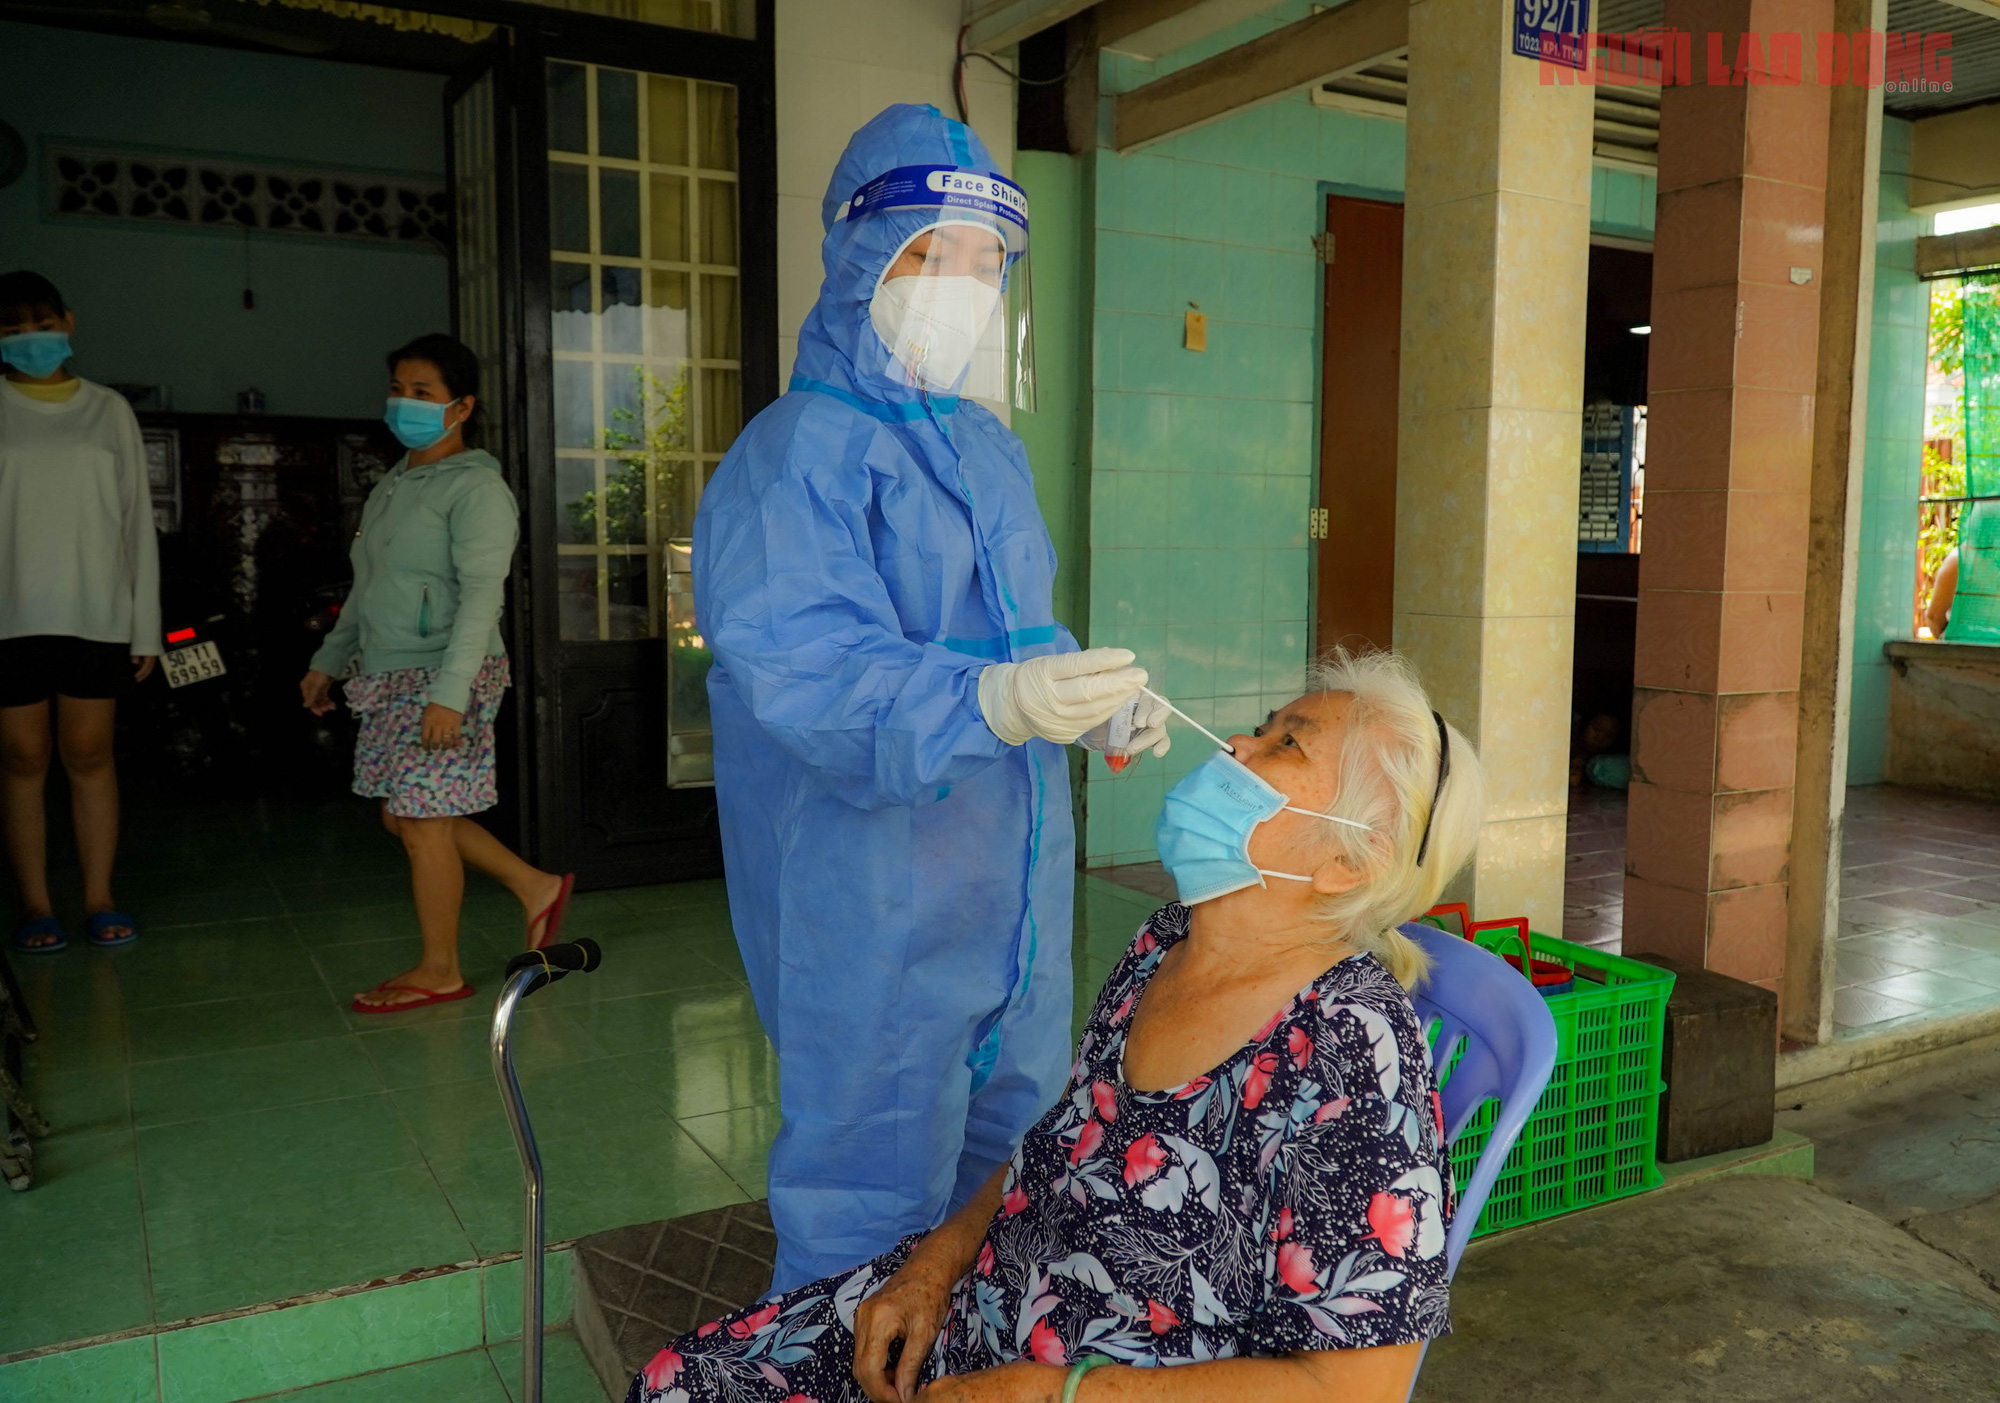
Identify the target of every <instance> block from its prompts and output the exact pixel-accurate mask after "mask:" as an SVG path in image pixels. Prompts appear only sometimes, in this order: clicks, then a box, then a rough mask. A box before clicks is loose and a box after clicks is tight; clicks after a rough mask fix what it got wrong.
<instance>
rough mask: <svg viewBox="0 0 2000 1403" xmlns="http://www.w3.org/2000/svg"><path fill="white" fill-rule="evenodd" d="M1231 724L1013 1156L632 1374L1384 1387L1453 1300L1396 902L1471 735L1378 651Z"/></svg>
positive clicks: (723, 1387) (883, 1391)
mask: <svg viewBox="0 0 2000 1403" xmlns="http://www.w3.org/2000/svg"><path fill="white" fill-rule="evenodd" d="M1230 748H1231V749H1232V750H1233V751H1234V755H1233V756H1232V755H1229V754H1226V753H1224V752H1222V751H1218V752H1216V753H1215V754H1214V755H1211V756H1210V757H1209V758H1208V759H1207V760H1206V761H1204V762H1203V764H1202V765H1201V766H1199V767H1198V768H1197V769H1196V770H1194V771H1193V772H1192V773H1191V774H1190V775H1189V776H1188V777H1187V779H1186V780H1184V781H1183V782H1182V783H1180V784H1179V785H1177V786H1175V788H1174V789H1173V791H1172V792H1171V793H1170V794H1169V795H1168V796H1167V801H1166V805H1165V808H1164V811H1163V814H1162V817H1161V819H1160V827H1159V833H1158V841H1159V846H1160V852H1161V857H1162V859H1163V861H1165V863H1166V865H1167V868H1168V870H1169V871H1170V872H1171V873H1172V874H1173V876H1174V878H1175V881H1176V883H1177V884H1178V885H1179V888H1180V891H1181V895H1182V901H1183V902H1185V903H1186V904H1181V903H1175V904H1173V905H1169V906H1167V907H1165V908H1163V909H1162V910H1160V911H1159V912H1158V913H1157V914H1155V915H1154V916H1153V917H1152V919H1151V920H1149V921H1148V922H1147V923H1146V924H1145V926H1144V927H1143V928H1142V929H1141V930H1140V931H1139V933H1138V935H1137V937H1136V938H1135V939H1134V940H1133V942H1132V944H1131V947H1130V948H1129V949H1128V950H1127V951H1126V952H1125V955H1124V957H1123V958H1122V959H1121V960H1120V961H1119V963H1118V967H1117V968H1116V969H1115V970H1114V971H1113V972H1112V974H1111V977H1110V980H1109V981H1108V982H1107V983H1106V985H1105V987H1104V991H1103V992H1102V993H1101V994H1100V995H1099V996H1098V999H1097V1003H1096V1006H1095V1007H1094V1008H1093V1009H1092V1011H1091V1014H1090V1020H1089V1022H1088V1023H1087V1024H1086V1025H1085V1026H1084V1030H1083V1036H1082V1039H1081V1041H1080V1042H1079V1044H1078V1046H1077V1052H1076V1061H1075V1065H1074V1067H1073V1068H1072V1070H1071V1074H1070V1080H1069V1086H1068V1088H1067V1091H1066V1092H1065V1094H1064V1096H1063V1097H1062V1099H1061V1100H1060V1101H1058V1102H1057V1103H1056V1104H1055V1105H1054V1106H1053V1107H1051V1108H1050V1110H1049V1112H1048V1114H1047V1115H1045V1116H1043V1117H1042V1119H1041V1120H1040V1121H1039V1122H1038V1123H1037V1124H1036V1125H1035V1127H1034V1128H1033V1129H1032V1130H1030V1131H1029V1132H1028V1135H1027V1138H1026V1140H1025V1142H1024V1143H1023V1144H1022V1146H1021V1148H1020V1150H1019V1152H1017V1153H1016V1154H1015V1156H1014V1158H1013V1160H1012V1162H1011V1163H1009V1164H1007V1165H1006V1166H1005V1167H1004V1168H1002V1169H1001V1170H1000V1171H999V1172H998V1173H996V1174H995V1175H994V1177H993V1179H992V1180H991V1181H990V1182H989V1183H988V1184H987V1185H986V1186H985V1188H984V1189H983V1190H982V1191H981V1192H980V1193H979V1194H978V1195H977V1196H975V1197H974V1198H973V1199H972V1200H971V1201H970V1202H969V1203H967V1204H966V1206H965V1207H964V1208H963V1209H962V1210H960V1211H959V1212H958V1213H957V1214H955V1215H954V1216H952V1217H951V1218H950V1219H948V1220H947V1221H946V1222H945V1223H943V1224H942V1225H941V1226H939V1227H937V1228H936V1229H934V1230H932V1231H931V1232H929V1233H923V1234H918V1235H915V1236H912V1237H910V1238H907V1239H905V1240H904V1241H903V1242H902V1243H900V1244H899V1245H897V1246H896V1247H895V1248H893V1249H892V1250H891V1251H889V1252H888V1253H886V1254H884V1255H883V1256H880V1257H877V1258H876V1259H875V1260H873V1261H870V1262H865V1263H863V1264H862V1265H860V1266H859V1267H857V1268H855V1269H854V1270H852V1271H849V1272H846V1273H844V1274H841V1275H838V1276H833V1277H829V1278H827V1279H825V1280H823V1281H819V1282H815V1283H813V1284H812V1285H809V1286H805V1287H801V1288H799V1289H798V1290H795V1291H791V1292H789V1293H787V1294H785V1295H782V1296H779V1297H776V1298H774V1299H772V1300H769V1301H767V1302H765V1303H763V1304H760V1305H758V1306H756V1307H754V1308H752V1309H748V1310H745V1311H742V1312H739V1313H738V1314H736V1315H732V1316H729V1317H727V1318H726V1319H723V1320H720V1321H716V1322H714V1323H712V1324H709V1325H704V1326H702V1327H701V1328H700V1329H699V1330H696V1331H694V1332H693V1333H691V1334H689V1335H686V1336H683V1337H682V1338H681V1339H678V1340H676V1341H674V1342H673V1344H672V1345H670V1346H669V1347H668V1348H666V1349H664V1350H662V1351H661V1352H660V1353H659V1354H658V1355H657V1356H655V1357H654V1359H653V1360H652V1362H651V1363H649V1364H648V1365H647V1366H646V1368H645V1369H644V1370H643V1371H642V1372H641V1373H640V1375H639V1377H638V1378H636V1379H635V1380H633V1383H632V1388H631V1391H630V1393H629V1395H628V1403H696V1401H698V1400H750V1399H760V1400H771V1403H835V1400H845V1399H858V1398H860V1397H862V1396H864V1395H865V1396H866V1397H867V1398H870V1399H873V1400H876V1403H907V1401H908V1400H910V1399H912V1398H914V1397H916V1396H917V1395H918V1393H919V1392H921V1395H922V1397H923V1398H924V1399H926V1400H931V1403H947V1401H948V1400H974V1399H977V1400H993V1401H994V1403H1003V1401H1004V1403H1062V1400H1065V1399H1074V1398H1081V1399H1084V1400H1088V1403H1100V1401H1101V1400H1111V1399H1174V1400H1179V1403H1202V1400H1256V1403H1294V1401H1296V1403H1307V1401H1308V1400H1311V1403H1325V1400H1329V1399H1337V1400H1340V1403H1364V1401H1365V1400H1384V1403H1387V1400H1396V1403H1401V1400H1402V1399H1403V1397H1404V1395H1405V1393H1406V1392H1407V1390H1408V1388H1409V1384H1410V1379H1411V1376H1412V1374H1413V1372H1414V1371H1415V1369H1416V1366H1417V1361H1418V1358H1419V1357H1420V1354H1421V1350H1422V1344H1423V1342H1424V1341H1426V1340H1429V1339H1432V1338H1434V1337H1436V1336H1438V1335H1441V1334H1444V1333H1445V1332H1446V1331H1447V1330H1448V1329H1449V1322H1448V1319H1447V1311H1446V1284H1445V1258H1444V1237H1445V1225H1446V1223H1447V1222H1448V1221H1449V1219H1450V1216H1451V1210H1452V1201H1451V1194H1452V1189H1451V1170H1450V1164H1449V1161H1448V1160H1447V1158H1446V1149H1447V1147H1446V1145H1445V1143H1444V1137H1443V1131H1442V1127H1441V1125H1440V1112H1439V1104H1438V1098H1437V1092H1436V1086H1435V1080H1434V1078H1433V1075H1432V1069H1431V1061H1430V1054H1429V1051H1428V1049H1427V1047H1426V1045H1425V1041H1424V1037H1423V1033H1422V1031H1421V1029H1420V1027H1419V1025H1418V1022H1417V1017H1416V1014H1415V1012H1414V1010H1413V1009H1412V1008H1411V1006H1410V1001H1409V998H1408V996H1407V995H1406V994H1405V993H1404V989H1405V988H1406V987H1410V986H1413V985H1414V984H1415V983H1416V982H1417V981H1419V980H1420V979H1421V978H1422V977H1423V973H1424V961H1423V956H1422V954H1421V952H1420V951H1419V950H1418V948H1417V947H1416V946H1415V945H1414V944H1413V943H1411V942H1410V941H1409V940H1408V939H1406V938H1405V937H1404V936H1402V935H1400V934H1398V933H1397V931H1396V929H1395V927H1396V926H1397V925H1398V924H1399V923H1401V922H1403V921H1406V920H1409V919H1411V918H1412V917H1414V916H1416V915H1418V914H1420V913H1422V912H1423V911H1425V910H1427V909H1429V907H1430V906H1431V905H1433V904H1434V903H1435V902H1436V900H1437V898H1438V895H1439V893H1440V891H1441V889H1442V888H1443V886H1444V884H1445V882H1446V881H1447V880H1448V879H1449V878H1450V877H1451V876H1452V875H1453V873H1454V872H1455V871H1456V870H1457V868H1458V867H1459V866H1460V865H1461V864H1462V863H1463V862H1464V860H1465V858H1466V855H1467V854H1468V852H1469V851H1470V849H1471V846H1472V842H1473V838H1474V834H1475V831H1476V828H1477V825H1478V822H1479V818H1480V813H1481V808H1482V793H1481V785H1482V781H1481V775H1480V768H1479V762H1478V759H1477V757H1476V756H1475V755H1474V754H1473V753H1472V749H1471V747H1470V746H1469V745H1468V744H1467V743H1466V742H1465V740H1464V738H1463V737H1461V736H1459V735H1457V734H1456V733H1454V732H1451V731H1450V730H1449V729H1448V728H1447V727H1446V725H1445V723H1444V721H1443V720H1442V719H1441V718H1439V717H1438V716H1437V715H1436V713H1434V712H1433V711H1432V710H1431V706H1430V703H1429V702H1428V701H1427V700H1426V699H1425V697H1424V694H1423V692H1422V690H1421V689H1420V688H1419V687H1418V685H1417V683H1416V681H1415V679H1414V677H1413V676H1412V674H1411V672H1410V670H1409V669H1408V668H1407V667H1406V666H1405V665H1404V664H1403V663H1402V662H1400V661H1399V660H1398V659H1397V658H1395V657H1394V656H1392V655H1388V654H1369V655H1363V656H1359V657H1350V656H1347V655H1345V654H1336V655H1334V657H1333V659H1332V660H1331V661H1330V662H1328V663H1326V664H1323V665H1322V666H1321V667H1320V668H1319V669H1318V670H1317V672H1316V675H1315V677H1314V688H1313V690H1312V691H1311V692H1309V693H1307V694H1306V695H1305V696H1303V697H1301V698H1299V699H1298V700H1297V701H1295V702H1292V703H1291V704H1290V705H1288V706H1286V707H1285V708H1284V709H1283V710H1281V711H1278V712H1275V713H1273V714H1272V716H1271V717H1270V719H1269V720H1268V721H1267V722H1266V723H1265V724H1264V725H1263V726H1261V727H1259V728H1258V729H1257V732H1256V734H1255V735H1252V736H1241V735H1239V736H1235V737H1233V738H1232V739H1231V741H1230ZM1097 1364H1105V1365H1109V1366H1110V1367H1104V1368H1096V1367H1095V1365H1097Z"/></svg>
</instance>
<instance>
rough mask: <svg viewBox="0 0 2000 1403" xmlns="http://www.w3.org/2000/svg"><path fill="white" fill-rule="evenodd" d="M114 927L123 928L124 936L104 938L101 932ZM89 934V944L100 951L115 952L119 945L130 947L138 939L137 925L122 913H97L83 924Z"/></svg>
mask: <svg viewBox="0 0 2000 1403" xmlns="http://www.w3.org/2000/svg"><path fill="white" fill-rule="evenodd" d="M114 926H123V927H124V928H125V934H123V935H113V936H105V935H103V934H102V932H103V931H106V930H109V929H111V928H112V927H114ZM83 928H84V929H85V930H86V931H88V932H89V933H90V943H91V944H92V945H95V946H96V947H97V948H98V949H100V950H116V949H117V948H118V947H119V946H121V945H130V944H131V943H132V942H133V941H135V940H137V939H138V938H139V923H138V922H137V921H135V920H133V919H132V918H131V917H130V916H128V915H126V914H125V913H124V912H123V911H99V912H97V913H96V914H95V915H93V916H91V917H89V918H88V919H87V920H85V921H84V923H83Z"/></svg>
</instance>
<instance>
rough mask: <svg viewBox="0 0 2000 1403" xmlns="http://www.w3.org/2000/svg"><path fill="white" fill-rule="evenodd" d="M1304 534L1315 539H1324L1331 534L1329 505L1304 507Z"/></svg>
mask: <svg viewBox="0 0 2000 1403" xmlns="http://www.w3.org/2000/svg"><path fill="white" fill-rule="evenodd" d="M1306 534H1307V535H1309V536H1311V537H1312V538H1313V539H1314V540H1315V541H1324V540H1325V539H1326V538H1327V537H1329V536H1331V535H1332V534H1333V509H1332V508H1331V507H1308V508H1306Z"/></svg>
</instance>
